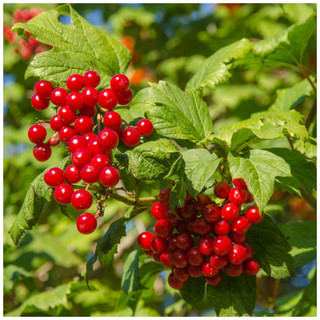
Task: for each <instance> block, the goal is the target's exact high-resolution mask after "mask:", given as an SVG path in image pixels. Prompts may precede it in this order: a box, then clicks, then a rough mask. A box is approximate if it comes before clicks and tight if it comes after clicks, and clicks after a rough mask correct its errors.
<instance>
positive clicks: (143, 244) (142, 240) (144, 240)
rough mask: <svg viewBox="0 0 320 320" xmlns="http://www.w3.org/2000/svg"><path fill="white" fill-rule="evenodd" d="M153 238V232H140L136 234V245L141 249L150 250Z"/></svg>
mask: <svg viewBox="0 0 320 320" xmlns="http://www.w3.org/2000/svg"><path fill="white" fill-rule="evenodd" d="M153 238H154V234H153V233H152V232H149V231H146V232H143V233H140V234H139V236H138V239H137V241H138V245H139V246H140V248H141V249H143V250H150V249H151V247H150V245H151V241H152V239H153Z"/></svg>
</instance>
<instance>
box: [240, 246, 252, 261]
mask: <svg viewBox="0 0 320 320" xmlns="http://www.w3.org/2000/svg"><path fill="white" fill-rule="evenodd" d="M242 246H243V247H244V248H245V249H246V260H249V259H251V258H252V257H253V253H254V252H253V248H252V247H251V246H250V245H249V244H247V243H244V244H243V245H242Z"/></svg>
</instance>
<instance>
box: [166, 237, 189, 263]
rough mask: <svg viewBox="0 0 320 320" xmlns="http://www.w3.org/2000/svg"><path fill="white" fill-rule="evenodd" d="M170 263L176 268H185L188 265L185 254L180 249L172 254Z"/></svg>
mask: <svg viewBox="0 0 320 320" xmlns="http://www.w3.org/2000/svg"><path fill="white" fill-rule="evenodd" d="M161 239H163V238H161ZM172 263H173V265H174V266H175V267H176V268H185V267H186V266H187V265H188V256H187V253H186V252H185V251H183V250H181V249H176V250H174V251H173V252H172Z"/></svg>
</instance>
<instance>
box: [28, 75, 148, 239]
mask: <svg viewBox="0 0 320 320" xmlns="http://www.w3.org/2000/svg"><path fill="white" fill-rule="evenodd" d="M99 84H100V76H99V74H98V73H97V72H95V71H88V72H86V73H85V74H84V75H83V76H81V75H79V74H74V75H71V76H70V77H69V78H68V80H67V82H66V86H67V88H68V89H69V90H70V91H71V92H70V93H69V92H68V91H67V90H66V89H64V88H54V87H53V85H52V84H51V83H50V82H48V81H38V82H37V83H36V84H35V86H34V90H35V94H34V96H33V97H32V100H31V103H32V106H33V107H34V108H35V109H36V110H39V111H41V110H44V109H46V108H47V107H48V106H49V103H50V101H51V102H52V103H53V104H54V105H56V106H57V107H56V109H57V114H56V115H54V116H53V117H52V118H51V120H50V121H43V120H40V121H39V122H40V123H46V122H48V123H50V127H51V129H52V130H53V131H55V133H54V134H53V136H52V137H51V138H50V139H49V140H48V141H47V142H46V143H44V140H45V139H46V136H47V130H46V128H45V127H44V126H43V125H41V124H35V125H32V126H31V127H30V129H29V131H28V137H29V139H30V141H31V142H33V143H35V144H36V145H35V147H34V149H33V154H34V157H35V158H36V159H37V160H38V161H46V160H48V159H49V158H50V156H51V147H52V146H57V145H58V144H59V143H60V141H61V142H62V143H63V144H65V145H66V146H67V149H68V151H69V152H70V154H71V159H72V164H71V165H69V166H68V167H67V168H66V169H65V171H63V170H61V169H60V168H58V167H54V168H51V169H49V170H48V171H47V172H46V173H45V175H44V181H45V183H46V184H47V185H49V186H50V187H54V188H55V190H54V198H55V200H56V201H57V202H58V203H60V204H69V203H71V205H72V206H73V207H74V208H75V209H76V210H87V209H88V208H90V207H91V205H92V196H91V194H90V193H89V191H88V188H86V189H83V186H81V185H80V186H79V185H77V186H75V185H73V184H76V183H79V182H82V185H87V186H88V187H89V185H90V184H93V183H96V182H98V183H99V185H100V186H101V185H102V186H104V187H107V188H109V187H114V186H115V185H116V184H117V183H118V182H119V179H120V176H119V172H118V170H117V169H116V167H115V166H114V165H113V163H112V150H113V149H114V148H115V147H117V145H118V143H119V138H121V139H122V142H123V143H124V144H125V145H127V146H129V147H135V146H136V145H138V144H139V142H140V134H141V135H145V136H146V135H150V134H151V133H152V131H153V126H152V123H151V122H150V121H149V120H148V119H142V120H140V121H139V122H138V124H137V127H131V126H127V125H126V127H125V128H124V129H123V128H122V127H121V125H122V122H123V121H122V119H121V116H120V115H119V114H118V113H117V112H115V111H113V110H111V109H113V108H114V107H115V106H116V105H117V104H120V105H124V104H127V103H129V102H130V101H131V99H132V92H131V90H130V89H128V87H129V80H128V78H127V77H126V76H125V75H122V74H119V75H115V76H114V77H112V79H111V81H110V85H111V88H109V89H104V90H102V91H100V92H99V91H98V90H97V89H96V87H97V86H98V85H99ZM81 90H82V92H80V91H81ZM98 103H99V104H100V106H101V107H99V112H100V113H99V114H100V115H101V112H103V111H107V112H106V113H105V115H104V117H103V123H104V125H105V128H104V129H103V130H101V131H100V128H99V127H100V125H98V126H97V127H98V128H96V129H97V134H96V133H94V132H93V131H94V126H95V123H94V120H93V118H94V117H95V116H96V114H97V106H96V105H97V104H98ZM105 109H107V110H105ZM72 124H73V125H72ZM75 188H78V189H79V190H76V191H75V190H74V189H75ZM81 188H82V189H81ZM96 226H97V222H96V219H95V216H94V215H92V214H90V213H84V214H82V215H80V216H79V217H78V220H77V227H78V230H79V231H80V232H81V233H84V234H87V233H91V232H93V231H94V230H95V228H96Z"/></svg>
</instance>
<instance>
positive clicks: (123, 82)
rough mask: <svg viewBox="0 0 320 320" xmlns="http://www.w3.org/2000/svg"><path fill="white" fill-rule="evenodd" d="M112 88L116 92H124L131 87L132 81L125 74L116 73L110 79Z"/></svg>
mask: <svg viewBox="0 0 320 320" xmlns="http://www.w3.org/2000/svg"><path fill="white" fill-rule="evenodd" d="M110 85H111V89H112V90H113V91H116V92H124V91H127V90H128V89H129V85H130V81H129V79H128V77H127V76H125V75H124V74H116V75H115V76H113V77H112V78H111V80H110Z"/></svg>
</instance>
